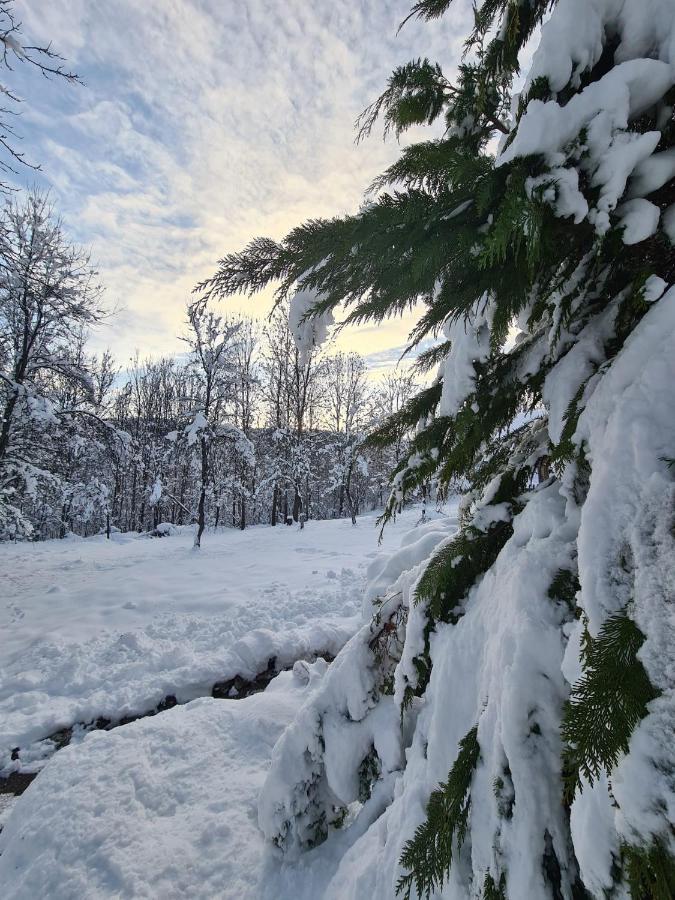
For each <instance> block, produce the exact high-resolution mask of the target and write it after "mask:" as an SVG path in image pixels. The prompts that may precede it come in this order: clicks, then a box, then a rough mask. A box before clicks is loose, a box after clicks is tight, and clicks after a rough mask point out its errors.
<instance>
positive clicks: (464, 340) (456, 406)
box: [438, 298, 490, 416]
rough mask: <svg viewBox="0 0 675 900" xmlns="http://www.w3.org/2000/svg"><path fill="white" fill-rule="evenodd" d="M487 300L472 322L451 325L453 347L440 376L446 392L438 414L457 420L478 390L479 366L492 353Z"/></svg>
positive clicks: (448, 327) (480, 304) (478, 307)
mask: <svg viewBox="0 0 675 900" xmlns="http://www.w3.org/2000/svg"><path fill="white" fill-rule="evenodd" d="M487 306H488V304H487V298H481V300H479V301H478V303H477V304H476V309H475V310H474V312H473V314H472V316H471V317H470V318H469V319H464V318H459V319H455V320H453V321H452V322H448V323H447V324H446V325H445V327H444V334H445V337H446V338H447V340H449V341H450V343H451V347H450V352H449V353H448V355H447V357H446V359H445V360H444V361H443V362H442V363H441V365H440V369H439V375H440V376H441V377H442V379H443V389H442V393H441V400H440V403H439V409H438V413H439V415H441V416H455V415H457V413H458V412H459V410H460V408H461V407H462V405H463V404H464V401H465V400H466V399H467V397H469V396H470V394H472V393H473V391H474V389H475V381H476V372H475V369H474V363H475V362H484V361H485V360H486V359H487V357H488V355H489V353H490V327H489V316H488V311H487V310H486V307H487Z"/></svg>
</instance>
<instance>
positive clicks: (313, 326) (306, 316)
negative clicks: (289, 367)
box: [288, 290, 333, 366]
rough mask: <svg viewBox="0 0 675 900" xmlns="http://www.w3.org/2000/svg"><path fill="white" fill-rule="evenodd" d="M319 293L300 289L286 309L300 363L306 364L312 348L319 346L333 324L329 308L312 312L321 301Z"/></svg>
mask: <svg viewBox="0 0 675 900" xmlns="http://www.w3.org/2000/svg"><path fill="white" fill-rule="evenodd" d="M321 299H322V297H321V295H320V294H317V293H316V292H315V291H311V290H301V291H298V292H297V293H296V294H294V295H293V297H292V298H291V304H290V307H289V310H288V327H289V328H290V330H291V333H292V335H293V340H294V341H295V346H296V347H297V349H298V351H299V353H300V364H301V365H303V366H304V365H306V364H307V362H308V360H309V356H310V354H311V352H312V350H313V349H315V348H316V347H320V346H321V344H323V342H324V341H325V340H326V338H327V337H328V329H329V327H330V326H331V325H332V324H333V313H332V312H331V311H330V310H327V311H326V312H322V313H314V314H313V313H312V309H313V308H314V306H315V305H316V304H317V303H320V302H321Z"/></svg>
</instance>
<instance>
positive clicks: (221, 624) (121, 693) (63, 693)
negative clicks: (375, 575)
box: [0, 510, 420, 768]
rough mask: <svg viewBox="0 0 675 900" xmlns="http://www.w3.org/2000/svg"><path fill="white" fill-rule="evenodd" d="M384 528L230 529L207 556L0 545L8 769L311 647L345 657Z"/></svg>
mask: <svg viewBox="0 0 675 900" xmlns="http://www.w3.org/2000/svg"><path fill="white" fill-rule="evenodd" d="M419 515H420V513H419V510H412V511H408V512H404V513H403V515H402V516H400V517H399V519H398V520H397V522H396V523H395V524H394V525H392V526H390V527H389V528H388V529H387V533H386V535H385V541H384V545H383V546H384V547H387V546H390V545H393V546H396V545H397V543H398V540H399V539H400V536H401V534H402V533H404V532H405V531H406V530H408V529H409V528H410V527H411V525H413V524H414V523H415V522H416V521H417V519H418V518H419ZM375 519H376V516H374V515H371V516H363V517H361V518H360V520H359V524H358V525H357V527H356V528H354V527H352V525H351V523H350V522H348V521H345V520H336V521H326V522H311V523H310V524H309V525H308V526H307V527H306V528H305V529H303V530H300V529H299V528H297V527H296V526H294V527H291V528H288V527H277V528H269V527H257V528H251V529H249V530H247V531H244V532H240V531H235V530H230V529H224V530H222V531H221V532H220V533H218V534H208V535H206V537H205V539H204V542H203V543H204V546H203V547H202V549H201V551H194V550H193V548H192V533H191V531H190V530H186V531H184V532H183V533H181V534H178V535H172V536H170V537H167V538H161V539H160V538H154V539H153V538H147V537H142V538H139V537H137V536H135V535H133V536H122V535H118V536H116V538H115V539H113V540H110V541H107V540H106V539H105V538H104V537H100V538H90V539H87V540H77V539H73V540H68V541H47V542H44V543H41V544H19V545H14V546H8V545H5V546H0V573H2V577H1V578H0V581H1V582H2V584H3V585H5V586H6V588H5V590H3V599H2V604H1V605H0V633H2V634H3V640H2V643H1V645H0V768H2V766H3V765H4V767H5V768H6V767H7V765H8V759H7V754H8V752H9V751H10V750H11V749H13V748H14V747H21V748H25V747H27V746H28V745H30V744H31V743H33V742H34V741H37V740H39V739H41V738H44V737H46V736H47V735H49V734H51V733H52V732H54V731H56V730H57V729H59V728H62V727H65V726H68V725H72V724H73V723H77V722H87V721H90V720H91V719H93V718H96V717H97V716H108V717H118V718H119V717H121V716H126V715H132V714H134V713H140V712H146V711H148V710H150V709H152V708H153V707H154V706H155V705H156V704H157V703H158V702H159V701H161V700H162V699H163V698H164V697H165V696H167V695H168V694H175V695H176V696H177V697H178V699H179V700H186V699H193V698H194V697H196V696H200V695H202V694H204V693H205V692H208V691H209V690H210V687H211V686H212V685H213V683H214V682H216V681H220V680H226V679H229V678H231V677H233V676H234V675H236V674H242V675H244V676H247V677H252V676H254V675H255V674H257V672H259V671H261V670H262V669H264V668H265V667H266V664H267V660H268V659H269V658H270V657H271V656H274V655H282V656H283V655H284V651H286V654H285V655H288V654H290V655H291V657H293V658H295V657H297V656H300V655H302V653H301V651H302V648H303V646H305V645H306V649H310V646H309V645H310V644H311V646H312V648H315V649H320V650H326V651H330V652H332V653H335V652H337V650H338V649H339V647H340V646H341V645H342V644H344V643H345V641H346V640H347V638H348V637H349V636H350V635H351V634H352V633H353V631H354V630H355V628H356V627H357V624H358V622H357V620H356V619H354V616H356V615H357V614H358V613H359V611H360V608H361V594H362V590H363V586H364V572H365V566H366V564H367V563H368V562H369V561H370V560H371V558H372V557H373V556H374V555H375V554H376V553H377V552H378V545H377V537H378V530H377V528H376V525H375ZM282 633H283V638H281V637H280V635H281V634H282ZM283 662H285V660H280V663H283ZM27 763H28V760H27V758H25V759H24V766H25V765H26V764H27ZM14 768H17V766H16V765H15V766H14Z"/></svg>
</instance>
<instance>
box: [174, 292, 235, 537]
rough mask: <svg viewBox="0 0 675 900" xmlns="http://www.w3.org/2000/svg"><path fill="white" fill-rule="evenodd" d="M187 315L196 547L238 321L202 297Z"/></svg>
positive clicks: (230, 385)
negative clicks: (196, 461)
mask: <svg viewBox="0 0 675 900" xmlns="http://www.w3.org/2000/svg"><path fill="white" fill-rule="evenodd" d="M187 315H188V325H189V330H188V333H187V335H186V337H185V339H184V340H185V341H186V343H187V345H188V347H189V351H190V366H191V369H192V370H193V372H194V374H195V377H196V386H197V395H196V396H195V397H194V401H195V402H194V406H193V409H192V414H191V421H190V422H189V423H188V425H186V426H185V429H184V433H185V436H186V440H187V444H188V446H189V447H191V446H193V445H194V444H198V446H199V456H200V486H199V501H198V504H197V531H196V533H195V547H199V546H200V545H201V539H202V534H203V533H204V528H205V527H206V495H207V492H208V490H209V487H210V485H211V480H212V474H211V466H210V451H211V446H212V444H213V442H214V440H215V439H216V438H217V437H219V436H221V435H220V432H219V428H218V420H219V417H220V414H221V413H222V408H223V405H224V404H225V403H226V402H227V401H228V400H230V399H231V398H232V394H233V391H234V385H235V376H234V367H235V359H234V353H235V349H234V348H235V343H236V340H237V333H238V332H239V330H240V328H241V323H240V322H229V321H227V320H225V319H223V318H222V316H217V315H216V314H215V313H214V312H213V310H211V309H209V308H208V304H207V303H206V302H205V301H202V300H196V301H194V302H192V303H190V304H189V306H188V311H187ZM221 430H222V429H221Z"/></svg>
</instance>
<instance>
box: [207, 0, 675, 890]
mask: <svg viewBox="0 0 675 900" xmlns="http://www.w3.org/2000/svg"><path fill="white" fill-rule="evenodd" d="M450 6H451V0H420V2H418V3H415V5H414V6H413V9H412V11H411V14H410V16H412V17H417V18H420V19H423V20H428V21H430V20H435V19H438V18H440V17H442V16H443V14H444V13H445V12H446V11H447V9H448V8H449V7H450ZM539 26H542V27H541V32H540V33H539V32H538V31H537V29H538V27H539ZM436 27H443V26H442V24H441V25H439V26H436ZM530 39H532V40H535V41H537V49H536V51H535V53H534V56H533V59H532V63H531V66H530V69H529V71H528V72H527V73H525V74H526V78H525V82H524V86H523V88H522V91H521V92H520V94H519V95H518V94H513V93H512V87H513V84H514V79H515V78H516V76H518V75H519V74H520V71H519V60H520V59H521V58H522V57H523V50H524V48H525V45H526V44H527V43H528V41H530ZM674 67H675V0H557V2H551V0H529V2H518V0H483V2H479V3H477V4H476V7H475V14H474V27H473V29H472V31H471V33H470V34H469V35H468V37H467V41H466V45H465V54H464V57H463V59H462V60H461V61H460V62H459V64H458V67H457V71H456V77H455V78H454V79H450V78H448V77H447V76H446V74H444V72H443V70H442V68H441V67H440V66H439V65H437V64H436V63H433V62H431V61H429V60H427V59H417V60H413V61H412V62H410V63H408V64H406V65H403V66H401V67H400V68H398V69H397V70H396V71H395V72H394V73H393V75H392V76H391V78H390V80H389V83H388V84H387V86H386V89H385V91H384V93H383V94H382V95H381V96H380V97H379V98H378V99H377V100H376V101H375V102H374V103H373V104H372V105H371V106H370V107H369V108H368V109H367V110H366V111H365V112H364V114H363V116H362V117H361V118H360V120H359V121H358V123H357V127H358V129H359V132H358V133H359V137H361V138H363V137H365V136H367V134H368V133H369V132H370V131H371V130H372V128H373V127H374V126H375V123H376V122H377V120H378V119H380V120H381V121H383V123H384V129H385V133H386V132H391V133H393V134H395V135H396V136H400V135H401V134H403V133H404V132H405V131H406V130H407V129H409V128H410V127H411V126H412V125H423V124H432V123H434V122H438V121H441V122H443V123H444V125H445V131H444V134H443V136H442V137H441V138H438V139H434V140H430V141H424V142H420V143H416V144H412V145H411V146H409V147H407V148H405V149H404V150H402V152H401V153H400V155H399V158H398V159H397V160H396V162H394V164H393V165H392V166H391V167H390V168H389V169H388V170H387V171H386V172H384V173H383V174H382V175H381V176H380V177H379V178H378V179H376V181H375V183H374V184H373V186H372V191H373V192H374V193H373V194H372V195H371V197H370V199H369V202H368V203H366V204H365V205H364V206H363V207H362V209H361V210H360V211H359V212H358V213H357V214H355V215H353V216H347V217H343V218H336V219H332V220H310V221H309V222H307V223H305V224H304V225H301V226H299V227H297V228H295V229H294V230H293V231H291V232H290V233H289V234H288V235H287V236H286V238H284V239H283V240H282V241H281V242H275V241H270V240H263V239H258V240H256V241H254V242H253V243H251V244H250V245H249V246H248V247H247V248H245V249H244V250H243V251H242V252H240V253H237V254H233V255H230V256H227V257H225V258H224V259H223V260H221V262H220V264H219V268H218V271H217V272H216V274H215V275H214V276H213V278H212V279H211V280H210V281H208V282H206V283H205V284H203V285H201V286H200V289H201V290H202V291H203V292H205V293H206V294H207V295H210V294H213V295H220V296H222V295H226V294H231V293H235V292H240V291H241V290H242V289H244V290H249V291H250V292H255V291H258V290H260V289H261V288H263V287H265V286H266V285H268V284H270V283H276V284H277V285H278V288H277V291H278V292H277V296H278V298H279V300H282V299H284V298H285V297H287V296H289V295H292V294H293V293H294V292H296V291H303V292H308V291H309V292H313V296H314V297H315V298H316V299H315V303H314V305H313V307H312V308H311V309H310V310H309V311H308V313H307V316H308V318H309V319H311V318H312V317H320V316H324V315H325V314H327V313H329V312H331V313H334V312H337V311H338V310H342V314H343V317H344V318H345V319H346V321H347V322H354V323H359V322H364V321H371V322H372V321H374V322H378V321H381V320H383V319H385V318H386V317H389V316H393V315H397V314H401V313H404V312H405V311H406V310H408V309H409V308H410V307H411V306H412V305H413V304H414V303H416V302H421V303H422V304H423V305H424V312H423V315H422V317H421V319H420V320H419V322H418V324H417V325H416V326H415V327H414V329H413V330H412V333H411V335H410V344H411V346H416V345H418V344H419V342H420V341H421V340H422V339H424V338H430V337H436V338H439V343H438V345H437V347H434V348H433V349H432V351H430V352H427V353H426V354H424V355H423V357H422V361H421V366H422V367H424V366H426V367H427V368H431V367H433V366H434V365H438V375H437V378H436V380H435V382H434V383H433V385H431V386H427V387H425V388H424V389H422V390H421V391H420V392H419V393H418V394H417V396H416V397H414V398H413V399H411V400H410V401H409V402H408V403H407V404H406V406H405V407H403V408H402V409H401V410H400V411H398V412H397V413H396V415H395V416H394V417H393V418H392V419H390V420H389V421H388V422H386V423H384V424H383V425H382V426H381V427H380V428H379V429H378V431H377V432H376V433H374V434H373V435H372V436H371V438H370V441H371V443H372V445H374V446H382V445H385V444H387V443H390V442H392V441H394V440H395V439H396V437H397V435H399V434H400V433H402V432H403V431H405V430H406V429H408V428H410V427H411V426H415V428H416V430H415V437H414V439H413V440H412V442H411V445H410V452H409V454H408V455H407V456H406V458H405V459H403V460H402V461H401V462H400V464H399V465H398V466H397V468H396V470H395V472H394V473H393V478H392V491H391V496H390V501H389V504H388V507H387V510H386V513H385V519H386V518H388V517H390V516H392V515H395V514H396V511H397V510H398V509H399V508H400V504H401V503H402V502H404V500H405V498H406V496H408V495H409V493H410V491H411V490H413V489H415V488H417V487H419V486H420V485H422V484H426V483H428V482H432V483H433V485H434V488H435V490H436V492H437V494H438V495H439V496H441V497H443V496H444V495H445V494H446V493H447V492H448V490H449V489H450V487H451V485H453V484H456V483H457V481H458V480H459V481H463V482H464V483H465V484H467V485H468V490H467V492H466V496H465V497H464V499H463V501H462V515H461V528H460V531H459V533H458V534H457V535H456V536H454V537H452V539H450V540H448V541H444V542H442V543H441V545H440V546H439V548H438V549H437V551H436V552H435V553H434V555H433V556H432V557H431V558H430V559H428V560H427V562H426V564H425V565H422V566H421V567H420V568H419V571H418V572H417V575H416V578H417V580H416V582H415V583H414V584H412V583H408V584H407V585H405V586H404V588H403V592H402V597H399V598H398V600H397V602H398V603H399V604H402V606H403V608H404V609H405V610H406V614H405V616H403V617H402V620H401V621H405V622H406V626H405V627H406V631H405V635H404V637H403V643H402V651H401V653H400V660H399V662H398V665H397V667H396V671H395V673H394V685H395V687H394V692H393V697H394V702H395V703H396V704H397V705H398V707H399V710H400V715H399V716H398V717H397V718H396V719H392V718H391V717H386V722H387V723H389V726H388V727H390V728H393V729H397V731H396V733H395V734H392V735H391V737H392V740H397V741H399V742H401V744H402V746H403V749H405V754H402V757H401V758H405V759H406V764H405V766H403V767H402V769H401V770H400V772H399V774H398V776H397V777H398V783H397V786H396V789H395V790H392V791H391V793H390V795H389V796H390V802H389V803H387V804H384V808H383V810H382V811H381V816H382V818H383V822H381V823H380V822H378V823H377V825H375V826H373V827H371V828H370V829H366V826H365V825H364V826H363V827H362V828H361V830H360V831H359V828H360V826H358V825H357V824H356V822H358V815H357V816H356V822H354V821H353V819H352V824H351V825H350V826H349V827H350V828H353V829H354V830H355V831H354V833H355V837H354V840H355V841H356V842H357V847H356V848H354V849H353V851H352V854H351V857H352V866H351V868H350V869H349V873H348V874H345V873H340V872H339V873H338V876H336V878H338V881H337V882H336V885H337V886H336V887H335V896H342V897H345V896H354V897H356V896H373V897H378V898H380V897H382V898H385V897H390V896H392V894H393V893H394V891H395V890H396V888H397V887H398V890H399V892H403V894H404V896H406V897H412V896H414V895H415V892H416V895H417V896H426V897H429V896H431V895H432V894H433V895H435V896H443V897H446V898H458V900H459V898H462V900H464V898H467V897H472V896H481V895H483V896H486V897H495V896H498V897H505V898H511V900H516V898H518V900H520V898H523V897H533V898H535V897H536V898H539V897H542V898H545V897H546V898H547V897H551V898H553V897H555V898H560V897H562V898H572V897H588V896H590V897H597V898H601V897H606V896H632V897H633V898H643V897H644V898H648V897H655V898H656V897H658V898H661V897H668V896H672V885H673V880H674V878H675V862H674V860H675V856H674V849H675V838H674V835H675V817H674V816H675V814H674V812H673V810H675V786H674V783H673V771H675V754H674V752H673V749H672V722H673V715H674V711H675V705H674V703H675V693H674V688H675V685H674V684H673V671H674V669H675V667H674V666H673V654H674V652H675V651H673V646H674V644H673V637H674V635H673V624H672V617H671V616H669V613H668V610H669V604H670V605H672V584H673V577H674V573H675V541H674V534H675V529H674V528H673V508H675V486H674V483H673V470H672V466H670V465H669V463H668V460H670V459H671V458H672V453H673V446H675V395H674V394H673V391H672V384H673V383H675V354H674V353H673V347H675V290H674V289H673V288H671V285H672V284H673V281H674V280H675V250H674V246H673V245H674V243H675V193H674V186H675V180H674V176H675V146H674V143H675V123H674V121H673V112H672V110H673V102H674V101H675V86H674V85H675V74H674V73H675V68H674ZM399 587H400V586H399ZM381 600H382V602H388V600H387V598H386V597H385V598H381ZM342 657H343V658H342V660H341V670H340V671H341V676H340V677H342V678H344V677H346V676H345V674H344V673H345V672H346V671H347V670H348V668H349V666H350V665H351V666H353V667H354V668H358V667H359V666H364V665H365V663H364V657H363V655H362V654H361V655H359V654H358V653H356V652H355V650H354V648H353V647H352V648H350V645H348V646H347V648H345V651H344V653H343V655H342ZM367 665H368V666H369V667H372V660H370V661H369V662H368V663H367ZM369 677H370V678H373V676H372V674H371V675H370V676H369ZM384 693H385V692H379V691H373V692H371V693H370V694H369V695H368V696H367V698H366V699H364V704H365V706H366V707H367V710H366V711H362V712H361V713H360V715H363V716H365V717H367V718H369V720H370V721H372V720H374V718H375V716H376V714H377V710H378V708H379V706H380V705H381V704H382V703H383V702H384V701H383V699H382V697H383V695H384ZM390 700H391V698H390V697H388V698H387V700H386V703H387V704H388V703H390ZM308 702H310V703H311V702H312V701H311V700H310V701H308ZM322 702H323V704H324V706H323V707H322V708H321V710H318V709H317V710H315V715H314V716H312V715H310V712H308V711H305V712H304V713H303V716H304V720H306V721H308V722H311V721H314V722H316V721H317V720H318V718H319V717H322V716H324V715H326V714H327V712H326V710H327V709H328V706H327V705H326V704H327V701H326V697H325V696H324V697H323V700H322ZM335 703H337V701H335ZM382 719H383V721H384V720H385V717H382ZM345 721H346V722H350V726H351V727H352V728H353V723H352V720H351V719H349V717H346V718H345ZM364 721H365V719H364ZM347 731H348V728H347V725H345V734H346V733H347ZM310 732H311V729H309V728H308V737H307V741H306V743H304V744H303V738H302V727H301V726H300V724H299V723H296V727H295V728H294V730H293V743H292V747H293V752H295V753H297V752H298V748H299V747H302V746H306V748H307V752H308V753H311V754H312V757H311V758H312V773H313V775H312V777H313V778H314V779H320V778H325V779H326V782H327V783H328V784H331V785H332V786H333V789H332V790H331V792H328V794H327V796H329V801H326V804H325V805H324V806H322V805H321V803H320V802H318V801H317V802H313V803H312V804H308V803H307V802H304V803H303V802H302V800H301V798H302V795H303V792H306V790H307V784H308V782H307V781H306V780H304V781H303V779H301V778H300V779H295V780H294V778H293V770H292V767H286V768H284V766H285V765H286V762H287V761H288V760H287V757H288V753H287V752H286V751H285V749H284V741H285V739H284V738H282V740H281V742H280V745H279V746H278V747H277V751H276V752H275V758H274V760H273V766H272V772H271V773H270V778H269V786H268V787H266V789H265V790H264V791H263V796H262V800H261V824H262V825H263V829H264V830H265V832H266V834H268V836H270V837H272V839H275V837H274V836H275V833H276V832H275V829H276V828H277V827H278V828H279V829H281V831H280V833H283V835H284V836H287V835H288V834H291V833H294V834H301V833H308V831H310V830H311V829H310V825H311V823H310V822H309V821H304V819H303V817H305V818H306V817H307V816H308V815H309V816H315V817H316V819H317V821H319V819H320V820H321V821H322V822H325V821H330V820H331V815H330V814H331V810H332V809H333V808H334V807H335V804H336V802H337V803H338V805H339V803H340V802H343V803H344V804H345V805H346V804H347V803H351V802H352V800H353V797H352V796H351V795H349V796H347V795H348V793H349V792H347V791H345V792H344V794H345V796H342V797H341V796H339V793H340V792H339V784H340V783H345V779H346V777H347V774H346V773H347V769H348V768H349V766H350V765H352V766H353V768H354V770H355V771H358V769H359V767H360V766H361V765H362V763H363V759H362V758H360V755H359V753H357V752H356V751H354V752H351V753H350V754H349V755H348V757H347V758H348V759H349V760H351V762H349V763H348V762H346V761H345V760H344V759H343V760H342V768H341V770H340V778H341V782H340V781H339V780H338V779H337V778H336V776H335V772H334V771H333V767H334V765H335V759H334V758H335V751H334V750H333V751H331V753H330V754H329V753H327V752H325V748H324V749H323V750H322V748H321V745H320V744H317V742H316V736H315V735H312V734H311V733H310ZM289 746H290V745H289ZM370 746H371V745H370V743H369V744H368V747H370ZM289 752H290V751H289ZM322 754H323V755H322ZM285 760H286V762H285ZM322 773H323V774H322ZM448 773H449V774H448ZM391 777H392V772H391V769H389V770H388V771H385V770H383V774H382V776H381V778H382V784H383V785H385V784H388V783H389V782H386V781H385V779H391ZM284 778H286V794H285V795H284V788H283V786H280V785H283V779H284ZM322 783H323V782H322ZM439 784H440V787H438V785H439ZM376 787H377V785H376V786H375V788H376ZM375 788H373V796H376V793H377V792H376V790H375ZM383 791H384V787H383ZM272 796H273V797H274V798H275V804H276V806H275V807H274V808H275V809H276V810H277V811H278V810H280V809H283V810H286V811H291V812H289V813H288V815H286V813H284V815H279V816H278V817H277V818H278V822H277V820H273V817H270V818H269V821H268V819H266V818H265V815H266V814H265V810H269V809H270V808H271V803H270V798H271V797H272ZM313 796H314V795H313ZM282 797H283V798H285V799H283V800H280V799H279V798H282ZM421 797H425V802H424V803H421V802H420V800H421ZM369 803H371V805H370V806H369V805H368V804H365V805H364V807H363V811H362V815H363V816H370V817H372V815H373V813H372V801H369ZM425 808H426V814H424V809H425ZM293 810H295V811H296V812H293ZM308 810H311V812H308ZM425 815H426V817H424V816H425ZM294 816H295V818H296V819H297V820H298V821H296V822H295V824H294V822H293V817H294ZM301 819H303V821H299V820H301ZM368 821H370V819H369V820H368ZM275 823H276V824H275ZM340 824H342V825H343V827H344V821H343V819H340ZM328 839H330V834H328ZM355 859H359V860H363V862H362V864H361V867H359V865H358V864H356V863H355V862H354V860H355ZM392 878H393V880H392ZM340 879H342V880H340Z"/></svg>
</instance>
